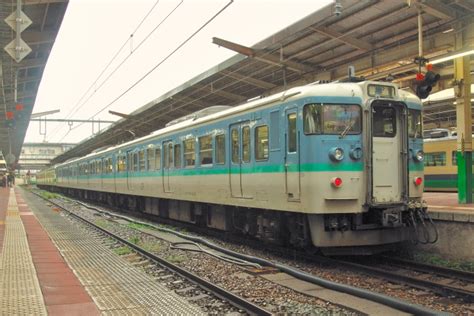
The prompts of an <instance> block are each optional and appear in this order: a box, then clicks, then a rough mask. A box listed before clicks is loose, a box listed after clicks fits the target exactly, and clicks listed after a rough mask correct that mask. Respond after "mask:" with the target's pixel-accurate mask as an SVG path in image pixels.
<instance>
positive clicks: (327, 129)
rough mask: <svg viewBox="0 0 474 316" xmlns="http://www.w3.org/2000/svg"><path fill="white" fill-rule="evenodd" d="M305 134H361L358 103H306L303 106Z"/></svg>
mask: <svg viewBox="0 0 474 316" xmlns="http://www.w3.org/2000/svg"><path fill="white" fill-rule="evenodd" d="M303 116H304V118H303V127H304V133H305V134H339V135H340V134H341V133H343V134H344V135H345V134H360V132H361V126H362V124H361V108H360V106H358V105H338V104H306V105H305V106H304V108H303Z"/></svg>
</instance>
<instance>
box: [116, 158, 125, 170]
mask: <svg viewBox="0 0 474 316" xmlns="http://www.w3.org/2000/svg"><path fill="white" fill-rule="evenodd" d="M117 170H118V172H124V171H126V170H127V164H126V163H125V156H118V158H117Z"/></svg>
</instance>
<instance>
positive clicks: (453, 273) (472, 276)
mask: <svg viewBox="0 0 474 316" xmlns="http://www.w3.org/2000/svg"><path fill="white" fill-rule="evenodd" d="M380 258H381V259H384V260H387V262H388V263H389V264H390V265H401V266H402V268H403V266H410V267H412V268H413V270H415V271H419V272H424V273H431V274H437V275H439V276H443V277H447V278H453V277H454V278H457V279H459V280H461V281H465V282H470V283H474V273H473V272H469V271H463V270H459V269H452V268H446V267H440V266H435V265H432V264H426V263H421V262H416V261H411V260H405V259H400V258H395V257H389V256H381V257H380Z"/></svg>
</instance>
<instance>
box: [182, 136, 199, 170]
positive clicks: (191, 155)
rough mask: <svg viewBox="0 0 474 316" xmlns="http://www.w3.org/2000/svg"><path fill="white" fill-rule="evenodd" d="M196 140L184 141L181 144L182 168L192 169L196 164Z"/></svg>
mask: <svg viewBox="0 0 474 316" xmlns="http://www.w3.org/2000/svg"><path fill="white" fill-rule="evenodd" d="M195 144H196V140H195V139H194V137H193V138H189V139H186V140H185V141H184V142H183V152H184V166H185V167H188V168H189V167H193V166H194V165H195V164H196V151H195V148H194V147H195Z"/></svg>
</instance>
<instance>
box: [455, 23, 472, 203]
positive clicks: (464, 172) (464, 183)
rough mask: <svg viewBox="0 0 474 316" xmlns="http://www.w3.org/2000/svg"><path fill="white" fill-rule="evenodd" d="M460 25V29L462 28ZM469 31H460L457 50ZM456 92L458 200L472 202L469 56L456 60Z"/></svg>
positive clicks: (462, 44) (456, 44)
mask: <svg viewBox="0 0 474 316" xmlns="http://www.w3.org/2000/svg"><path fill="white" fill-rule="evenodd" d="M462 27H463V25H459V27H458V29H460V30H461V29H462ZM466 33H467V32H466V31H464V32H458V33H457V34H456V37H455V47H456V50H459V49H462V48H465V47H467V45H468V43H467V38H468V36H467V35H468V34H466ZM453 83H454V94H455V96H456V121H457V122H456V123H457V137H458V139H457V153H456V154H457V155H456V156H457V162H458V202H459V203H460V204H466V203H472V201H473V192H472V113H471V74H470V58H469V56H464V57H458V58H456V59H455V60H454V82H453Z"/></svg>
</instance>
